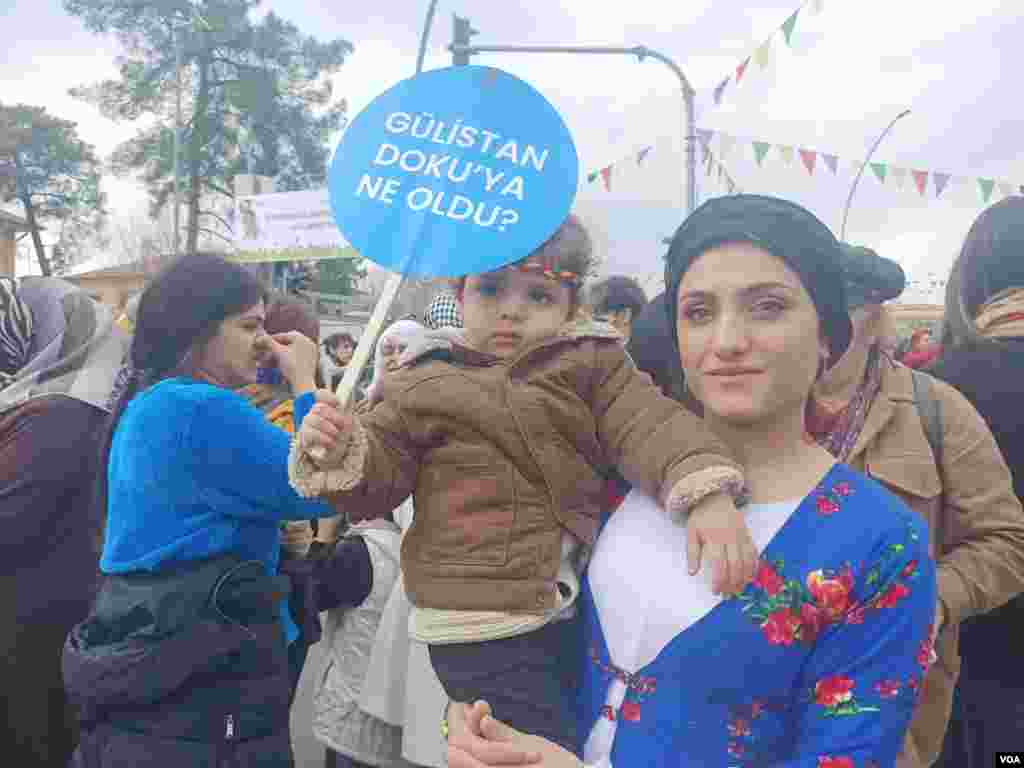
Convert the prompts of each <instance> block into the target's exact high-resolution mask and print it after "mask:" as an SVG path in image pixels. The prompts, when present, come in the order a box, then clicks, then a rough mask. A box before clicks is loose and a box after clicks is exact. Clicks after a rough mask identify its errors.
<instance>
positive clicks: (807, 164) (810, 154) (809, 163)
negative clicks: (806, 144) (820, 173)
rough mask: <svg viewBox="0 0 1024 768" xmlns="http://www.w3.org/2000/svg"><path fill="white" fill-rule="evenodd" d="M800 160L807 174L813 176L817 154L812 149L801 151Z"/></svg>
mask: <svg viewBox="0 0 1024 768" xmlns="http://www.w3.org/2000/svg"><path fill="white" fill-rule="evenodd" d="M800 159H801V160H803V161H804V168H806V169H807V172H808V173H809V174H811V176H813V175H814V164H815V163H816V162H817V160H818V154H817V153H816V152H815V151H814V150H812V149H801V150H800Z"/></svg>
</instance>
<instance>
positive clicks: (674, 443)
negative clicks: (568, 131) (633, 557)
mask: <svg viewBox="0 0 1024 768" xmlns="http://www.w3.org/2000/svg"><path fill="white" fill-rule="evenodd" d="M601 328H606V326H598V325H593V324H592V325H589V326H586V327H584V328H580V327H576V326H568V327H567V328H566V329H564V330H563V333H562V334H560V335H558V336H555V337H552V338H549V339H547V340H545V341H543V342H539V343H538V344H536V345H534V346H532V347H531V348H529V349H527V350H524V351H523V352H522V353H521V354H520V355H519V356H518V357H516V358H514V359H512V360H508V361H500V360H498V359H497V358H494V357H492V356H490V355H485V354H482V353H479V352H475V351H473V350H470V349H468V348H466V347H463V346H461V345H459V344H457V343H456V344H452V343H451V341H450V337H449V340H447V341H446V340H444V338H441V337H437V336H434V337H431V338H440V339H441V340H440V342H439V343H438V344H434V345H432V347H433V348H431V346H430V345H428V346H427V348H426V349H425V350H413V349H410V350H409V353H407V356H411V357H413V358H414V359H413V360H412V361H411V362H410V361H407V364H408V366H409V367H408V368H407V369H406V370H403V371H399V372H397V373H396V374H395V375H393V376H392V377H391V378H390V379H388V380H386V382H385V384H384V389H383V400H382V401H381V402H380V403H378V404H377V405H375V406H374V407H372V408H371V409H369V410H368V411H367V412H365V413H363V414H361V415H360V417H359V421H360V424H361V425H362V430H361V432H362V436H363V438H365V454H366V456H365V459H362V460H360V461H359V462H357V465H358V466H361V467H362V472H361V478H360V480H359V482H358V484H354V483H353V486H354V487H352V490H350V491H346V492H344V493H342V494H340V495H339V496H337V497H334V498H332V501H333V503H335V505H337V506H338V508H339V509H345V510H348V511H349V514H350V516H351V517H353V518H355V519H364V518H370V517H377V516H381V515H385V514H387V513H388V512H390V511H391V510H392V509H394V508H395V507H397V506H398V505H399V504H400V503H401V502H402V501H403V500H404V499H405V498H406V497H407V496H408V495H409V494H413V495H414V501H415V506H416V517H415V521H414V523H413V525H412V528H411V529H410V530H409V532H408V533H407V534H406V536H405V539H404V541H403V544H402V571H403V573H404V574H405V578H406V586H407V589H408V592H409V597H410V598H411V600H412V601H413V602H414V603H415V604H416V605H418V606H421V607H426V608H440V609H452V610H498V611H513V612H541V611H545V610H548V609H550V608H552V607H553V606H554V604H555V576H556V574H557V570H558V566H559V562H560V559H561V539H562V532H563V530H568V531H570V532H571V533H572V534H574V535H575V536H576V537H577V538H578V539H580V540H581V541H583V542H586V543H592V542H593V540H594V538H595V536H596V533H597V526H598V518H599V514H600V511H601V502H602V499H603V491H604V479H605V477H606V476H607V474H608V473H609V472H610V470H611V469H612V468H613V467H615V468H618V469H619V471H620V472H621V473H622V475H623V476H624V477H625V478H626V479H627V480H629V481H630V482H631V483H633V484H634V485H635V486H637V487H639V488H641V489H643V490H644V491H645V492H646V493H648V494H650V495H652V496H654V497H655V498H662V499H665V498H666V496H669V495H671V496H672V497H673V498H675V497H676V496H677V495H678V494H679V493H683V494H689V493H690V492H692V491H696V492H698V493H699V490H700V487H701V484H703V483H713V482H714V479H715V478H716V477H720V476H721V474H722V473H723V472H724V473H726V474H729V475H733V476H736V477H738V476H739V473H738V471H737V468H736V465H735V464H734V463H733V462H731V461H730V460H729V459H727V458H725V456H726V455H727V450H726V448H725V446H724V445H723V444H722V443H721V442H720V441H719V440H718V439H717V438H716V437H714V436H713V435H712V434H711V432H710V431H709V430H708V429H707V427H705V426H704V425H703V423H702V422H701V421H700V420H699V419H698V418H697V417H695V416H693V414H691V413H690V412H688V411H686V410H685V409H684V408H683V407H682V406H681V405H679V404H678V403H677V402H675V401H674V400H670V399H669V398H667V397H665V396H664V395H662V394H661V392H660V390H659V389H658V388H657V387H656V386H654V384H653V383H652V382H651V379H650V377H649V376H647V375H646V374H644V373H641V372H639V371H638V370H637V369H636V367H635V366H634V365H633V362H632V360H631V359H630V357H629V356H628V355H627V354H626V352H625V349H624V348H623V346H622V343H621V339H620V338H619V337H618V335H617V334H615V333H614V332H613V331H611V329H609V330H606V331H601V330H600V329H601ZM350 453H351V451H350ZM325 463H327V462H325ZM358 466H357V467H356V472H355V474H357V475H358V474H360V473H359V471H358ZM294 477H295V475H294V474H293V480H294ZM683 478H686V482H684V483H680V481H681V480H683ZM335 487H344V485H343V484H341V485H337V486H335Z"/></svg>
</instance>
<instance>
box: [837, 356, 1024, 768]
mask: <svg viewBox="0 0 1024 768" xmlns="http://www.w3.org/2000/svg"><path fill="white" fill-rule="evenodd" d="M882 366H883V369H882V387H881V391H880V392H879V393H878V396H877V397H876V398H875V401H874V403H872V405H871V409H870V411H869V412H868V416H867V420H866V421H865V424H864V430H863V432H861V435H860V437H859V438H858V440H857V443H856V445H855V446H854V448H853V451H852V453H851V455H850V457H849V459H848V462H847V463H849V464H850V466H852V467H854V468H856V469H859V470H861V471H864V472H866V473H867V474H868V475H870V476H871V477H873V478H875V479H876V480H878V481H880V482H881V483H883V484H884V485H885V486H886V487H888V488H889V489H890V490H891V491H893V492H895V493H896V494H897V495H898V496H899V497H900V498H902V499H903V500H904V501H905V502H906V503H907V504H908V505H909V506H910V507H912V508H913V509H914V510H916V511H917V512H918V513H920V514H921V515H922V516H923V517H924V518H925V519H926V520H927V521H928V527H929V532H930V537H931V542H930V545H931V546H930V549H931V552H932V553H933V554H934V556H935V558H936V560H937V563H938V587H939V599H940V601H941V602H942V605H943V610H944V612H945V615H946V622H945V624H944V626H943V629H942V631H941V632H940V634H939V637H938V640H937V642H936V648H935V650H936V653H937V655H938V657H939V659H938V661H937V662H936V663H935V664H933V665H932V667H931V669H929V671H928V674H927V675H926V677H925V682H924V686H923V688H922V694H921V699H920V701H919V702H918V705H917V711H916V712H915V714H914V719H913V721H912V722H911V725H910V730H909V731H908V733H907V738H906V741H905V743H904V748H903V752H902V754H901V755H900V757H899V759H898V760H897V767H898V768H924V767H925V766H929V765H931V764H932V763H933V762H934V761H935V760H936V759H937V758H938V755H939V753H940V751H941V749H942V740H943V736H944V734H945V731H946V727H947V725H948V723H949V715H950V707H951V704H952V698H953V688H954V686H955V685H956V680H957V677H958V676H959V674H960V655H959V653H958V639H959V623H960V622H961V621H963V620H964V619H966V618H969V617H971V616H974V615H976V614H979V613H985V612H987V611H990V610H992V609H993V608H996V607H998V606H1000V605H1002V604H1003V603H1005V602H1007V601H1008V600H1009V599H1010V598H1012V597H1014V596H1015V595H1017V594H1018V593H1020V592H1021V591H1024V512H1022V510H1021V504H1020V501H1019V500H1018V499H1017V497H1016V496H1015V495H1014V492H1013V485H1012V480H1011V477H1010V470H1009V469H1008V467H1007V466H1006V462H1005V461H1004V460H1003V457H1002V454H1001V453H1000V452H999V448H998V447H997V446H996V442H995V439H994V438H993V437H992V433H991V432H990V431H989V429H988V427H987V426H986V424H985V422H984V421H983V420H982V418H981V416H980V415H978V412H977V411H975V410H974V407H973V406H972V405H971V404H970V403H969V402H968V401H967V399H966V398H964V396H963V395H961V394H960V393H959V392H957V391H956V390H955V389H953V388H952V387H950V386H949V385H948V384H945V383H943V382H941V381H938V380H936V379H933V380H932V392H933V395H934V397H935V398H937V399H938V401H939V403H940V409H941V415H942V466H941V467H937V466H936V461H935V458H934V456H933V453H932V450H931V447H930V445H929V443H928V439H927V437H926V435H925V431H924V427H923V425H922V423H921V418H920V415H919V413H918V410H917V407H916V405H915V403H914V389H913V381H912V379H911V373H910V370H909V369H908V368H905V367H904V366H902V365H895V366H890V365H889V364H887V363H886V362H884V361H883V363H882Z"/></svg>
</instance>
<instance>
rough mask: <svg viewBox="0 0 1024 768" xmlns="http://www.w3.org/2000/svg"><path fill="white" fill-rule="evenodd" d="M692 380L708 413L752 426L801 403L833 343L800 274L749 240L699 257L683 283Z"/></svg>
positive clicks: (680, 307) (682, 328) (683, 354)
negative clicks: (826, 336) (822, 328)
mask: <svg viewBox="0 0 1024 768" xmlns="http://www.w3.org/2000/svg"><path fill="white" fill-rule="evenodd" d="M677 300H678V304H677V308H676V324H677V330H678V332H679V358H680V363H681V365H682V367H683V370H684V372H685V374H686V386H687V388H688V389H689V390H690V391H691V392H692V393H693V395H694V396H695V397H696V398H697V399H698V400H699V401H700V402H701V403H702V404H703V406H704V412H705V414H706V415H708V416H713V417H715V418H718V419H721V420H723V421H726V422H733V423H735V424H737V425H752V424H756V423H760V422H763V421H765V420H776V419H781V418H783V417H785V416H788V415H791V414H792V413H793V412H795V411H797V410H799V411H800V412H801V413H802V410H803V408H804V405H805V403H806V399H807V396H808V393H809V392H810V390H811V386H812V385H813V383H814V380H815V379H816V377H817V374H818V370H819V367H820V366H821V363H822V360H823V359H824V358H825V356H826V355H827V353H828V347H827V345H826V344H825V342H824V341H823V339H822V336H821V331H820V323H819V320H818V313H817V311H816V309H815V307H814V304H813V302H812V301H811V297H810V295H809V294H808V293H807V290H806V289H805V288H804V286H803V284H802V283H801V282H800V278H799V277H798V276H797V275H796V273H795V272H793V271H792V270H791V269H790V268H789V267H787V266H786V264H785V262H783V261H782V260H781V259H779V258H776V257H775V256H772V255H771V254H770V253H768V252H767V251H765V250H763V249H761V248H759V247H758V246H756V245H752V244H750V243H727V244H725V245H720V246H717V247H715V248H713V249H711V250H709V251H707V252H705V253H704V254H702V255H701V256H699V257H698V258H697V259H696V260H695V261H694V262H693V264H692V265H691V266H690V268H689V270H687V272H686V274H685V275H683V279H682V282H681V283H680V285H679V294H678V296H677Z"/></svg>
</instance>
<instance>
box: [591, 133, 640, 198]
mask: <svg viewBox="0 0 1024 768" xmlns="http://www.w3.org/2000/svg"><path fill="white" fill-rule="evenodd" d="M652 149H654V147H653V146H651V145H650V144H648V145H647V146H646V147H643V148H642V149H640V150H639V151H637V152H636V153H634V154H633V155H631V156H630V157H629V161H633V160H635V161H636V164H637V165H638V166H639V165H643V164H644V160H646V159H647V156H648V155H649V154H650V153H651V150H652ZM624 162H626V160H617V161H616V162H614V163H609V164H608V165H606V166H605V167H604V168H601V169H600V170H597V171H591V172H590V173H588V174H587V184H593V183H594V182H595V181H597V179H598V177H600V178H601V181H603V182H604V188H605V191H606V192H611V191H612V169H613V168H615V166H617V165H622V163H624Z"/></svg>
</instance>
